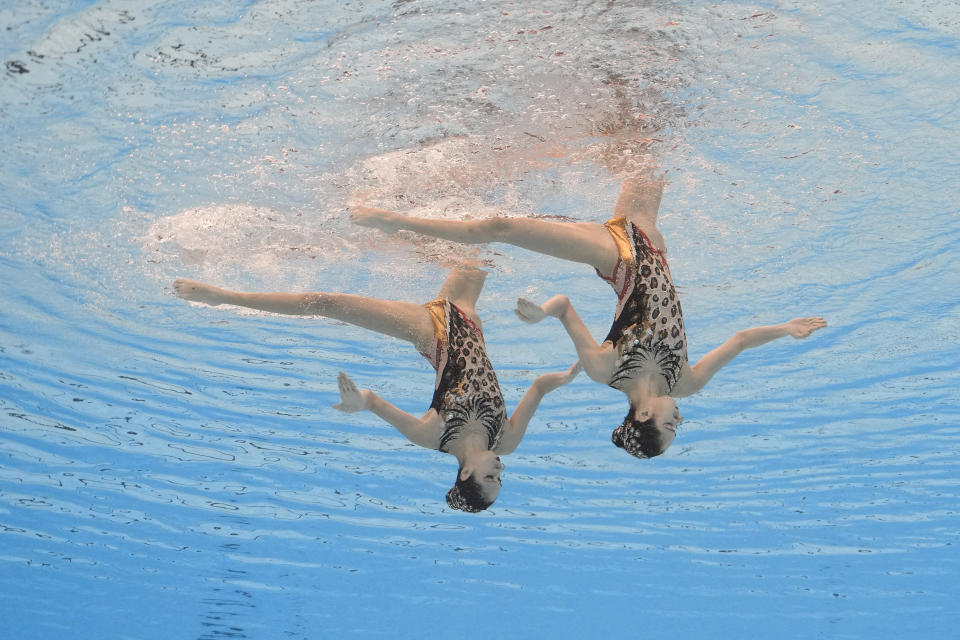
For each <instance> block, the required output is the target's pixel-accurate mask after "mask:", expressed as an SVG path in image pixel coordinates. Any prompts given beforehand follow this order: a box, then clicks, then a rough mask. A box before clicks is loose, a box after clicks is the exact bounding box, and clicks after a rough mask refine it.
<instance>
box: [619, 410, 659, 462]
mask: <svg viewBox="0 0 960 640" xmlns="http://www.w3.org/2000/svg"><path fill="white" fill-rule="evenodd" d="M632 415H633V407H631V408H630V412H629V413H627V417H626V418H624V420H623V424H621V425H620V426H618V427H617V428H616V429H614V430H613V433H611V434H610V440H611V441H612V442H613V444H615V445H616V446H618V447H620V448H621V449H623V450H624V451H626V452H627V453H629V454H630V455H632V456H633V457H635V458H640V459H641V460H645V459H647V458H653V457H655V456H658V455H660V454H661V453H663V452H664V448H663V440H662V438H661V436H660V432H659V431H658V430H657V428H656V426H655V425H654V422H653V420H649V419H648V420H643V421H637V420H633V419H632Z"/></svg>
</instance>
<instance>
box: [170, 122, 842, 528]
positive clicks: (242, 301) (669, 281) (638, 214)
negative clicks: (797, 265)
mask: <svg viewBox="0 0 960 640" xmlns="http://www.w3.org/2000/svg"><path fill="white" fill-rule="evenodd" d="M621 143H622V140H621V141H616V142H615V144H613V145H611V146H612V147H615V148H619V147H620V145H621ZM648 143H649V139H638V140H636V144H637V145H639V146H640V147H641V148H642V149H645V148H646V147H647V145H648ZM628 166H632V170H629V171H626V172H620V173H621V174H622V175H617V173H618V172H617V171H615V169H619V166H618V165H616V164H615V163H608V164H607V168H608V169H610V170H611V172H612V173H614V175H617V177H618V178H619V179H620V181H621V184H620V194H619V197H618V200H617V203H616V205H615V207H614V210H613V214H612V216H611V218H610V219H609V220H608V221H607V222H605V223H602V224H601V223H596V222H558V221H553V220H544V219H540V218H534V217H508V216H494V217H488V218H481V219H470V220H449V219H437V218H424V217H414V216H407V215H403V214H401V213H398V212H396V211H391V210H387V209H382V208H378V207H373V206H369V205H367V204H365V203H364V202H354V203H352V204H351V206H350V219H351V221H352V222H353V223H355V224H357V225H361V226H367V227H373V228H375V229H379V230H380V231H383V232H386V233H388V234H393V233H396V232H398V231H413V232H416V233H419V234H424V235H428V236H433V237H437V238H442V239H445V240H450V241H453V242H458V243H465V244H485V243H497V242H499V243H506V244H510V245H514V246H517V247H521V248H524V249H528V250H530V251H535V252H539V253H541V254H545V255H548V256H552V257H555V258H560V259H562V260H567V261H572V262H577V263H582V264H586V265H589V266H591V267H593V269H594V270H595V271H596V274H597V275H598V276H599V277H600V278H601V279H602V280H603V281H605V282H606V283H607V284H608V285H610V286H611V287H613V289H614V291H615V293H616V295H617V299H618V302H617V306H616V310H615V313H614V319H613V323H612V325H611V327H610V330H609V331H608V333H607V334H606V336H605V337H604V338H603V339H602V340H601V341H599V342H598V341H597V340H596V339H595V338H594V337H593V336H592V335H591V333H590V331H589V330H588V329H587V327H586V325H585V324H584V322H583V321H582V320H581V318H580V316H579V315H578V314H577V312H576V310H575V309H574V308H573V306H572V305H571V303H570V299H569V298H568V297H567V296H566V295H564V294H563V293H558V294H557V295H554V296H553V297H551V298H549V299H548V300H546V301H545V302H543V303H542V304H536V303H535V302H532V301H530V300H526V299H524V298H519V299H518V300H517V307H516V314H517V316H518V317H519V318H520V319H521V320H523V321H524V322H527V323H531V324H532V323H538V322H540V321H542V320H543V319H545V318H546V317H548V316H549V317H553V318H557V319H558V320H560V322H561V323H562V325H563V327H564V329H565V330H566V332H567V334H568V335H569V337H570V339H571V340H572V341H573V345H574V348H575V349H576V352H577V355H578V357H579V360H578V361H577V362H576V363H575V364H574V365H572V366H571V367H570V368H569V369H568V370H566V371H563V372H555V373H547V374H543V375H540V376H538V377H537V378H536V379H535V380H534V381H533V382H532V383H531V385H530V387H529V388H528V390H527V392H526V393H525V395H524V396H523V398H522V399H521V400H520V402H519V403H518V404H517V406H516V408H515V409H514V412H513V414H512V415H511V416H509V417H508V416H507V412H506V408H505V403H504V399H503V395H502V393H501V391H500V386H499V383H498V381H497V377H496V374H495V372H494V368H493V366H492V364H491V363H490V360H489V357H488V355H487V351H486V344H485V338H484V334H483V331H482V326H481V323H480V318H479V317H478V316H477V313H476V308H475V306H476V302H477V299H478V298H479V296H480V292H481V290H482V289H483V284H484V282H485V279H486V277H487V274H486V272H484V271H482V270H480V269H478V268H477V267H476V266H474V265H472V264H464V265H461V266H458V267H456V268H454V269H453V270H452V271H451V272H450V274H449V275H448V276H447V278H446V280H445V281H444V282H443V284H442V286H441V287H440V291H439V293H438V294H437V296H436V298H435V299H434V300H432V301H429V302H427V303H426V304H417V303H414V302H406V301H386V300H378V299H374V298H366V297H363V296H360V295H355V294H350V293H332V292H312V293H244V292H237V291H230V290H227V289H221V288H218V287H215V286H212V285H209V284H203V283H199V282H195V281H192V280H186V279H179V280H177V281H175V282H174V289H175V291H176V293H177V295H179V296H180V297H182V298H184V299H186V300H190V301H194V302H202V303H205V304H209V305H221V304H228V305H237V306H242V307H249V308H253V309H259V310H262V311H268V312H273V313H279V314H285V315H301V316H304V315H305V316H322V317H328V318H333V319H336V320H340V321H343V322H346V323H350V324H353V325H356V326H359V327H362V328H365V329H368V330H370V331H373V332H376V333H379V334H384V335H387V336H391V337H394V338H399V339H401V340H404V341H407V342H410V343H411V344H413V345H414V347H416V349H417V350H418V351H419V352H420V353H421V354H422V355H423V356H424V357H425V358H426V359H427V361H428V362H429V363H430V364H431V365H432V366H433V368H434V369H435V370H436V381H435V385H434V394H433V399H432V401H431V403H430V408H429V409H428V410H427V412H426V413H425V414H424V415H423V416H422V417H419V418H418V417H415V416H412V415H410V414H408V413H406V412H404V411H402V410H400V409H399V408H397V407H396V406H394V405H392V404H390V403H389V402H387V401H385V400H384V399H382V398H380V397H379V396H378V395H377V394H375V393H374V392H373V391H371V390H369V389H359V388H358V387H357V386H356V384H355V383H354V382H353V381H352V380H351V379H350V378H349V377H347V376H346V375H345V374H344V373H340V376H339V389H340V396H341V401H340V403H338V404H336V405H334V408H336V409H338V410H340V411H344V412H348V413H353V412H357V411H363V410H368V411H371V412H372V413H374V414H376V415H377V416H379V417H380V418H381V419H383V420H384V421H386V422H388V423H389V424H391V425H393V426H394V427H396V429H397V430H398V431H400V433H402V434H403V435H404V436H406V438H407V439H409V440H410V441H411V442H413V443H414V444H417V445H419V446H422V447H425V448H428V449H434V450H439V451H442V452H444V453H449V454H451V455H453V456H455V457H456V458H457V461H458V463H459V467H458V471H457V478H456V482H455V484H454V486H453V487H452V488H451V489H450V490H449V491H448V492H447V496H446V500H447V504H448V505H449V506H450V507H452V508H455V509H461V510H463V511H467V512H478V511H482V510H484V509H487V508H488V507H489V506H490V505H491V504H493V502H494V501H495V500H496V498H497V496H498V495H499V492H500V487H501V472H502V470H503V468H504V465H503V463H502V462H501V460H500V456H501V455H506V454H508V453H511V452H513V451H514V450H515V449H516V448H517V446H518V445H519V444H520V441H521V440H522V439H523V437H524V434H525V433H526V430H527V425H528V424H529V422H530V419H531V418H532V417H533V414H534V413H535V411H536V409H537V407H538V406H539V405H540V402H541V400H542V399H543V397H544V396H545V395H546V394H547V393H550V392H551V391H553V390H555V389H557V388H558V387H560V386H562V385H564V384H567V383H568V382H570V381H571V380H573V378H575V377H576V376H577V375H578V374H579V372H580V371H581V369H582V370H583V371H585V372H586V373H587V375H588V376H589V377H590V379H591V380H593V381H596V382H599V383H601V384H604V385H609V386H610V387H612V388H614V389H617V390H618V391H620V392H622V393H623V394H624V395H625V396H626V397H627V400H628V403H629V409H628V411H627V414H626V416H625V417H624V419H623V421H622V423H621V424H619V425H617V426H616V428H615V429H614V430H613V432H612V434H611V439H612V441H613V443H614V444H615V445H616V446H617V447H620V448H622V449H624V450H625V451H626V452H627V453H629V454H630V455H632V456H635V457H637V458H652V457H654V456H658V455H660V454H662V453H663V452H664V451H666V449H667V448H668V447H669V446H670V445H671V444H672V443H673V441H674V439H675V437H676V429H677V425H678V424H679V423H680V422H681V420H682V417H681V415H680V411H679V409H678V407H677V404H676V401H675V400H674V398H678V397H685V396H690V395H692V394H695V393H697V392H698V391H700V390H701V389H702V388H703V387H704V385H706V384H707V383H708V382H709V381H710V379H711V378H712V377H713V376H714V375H715V374H716V373H717V372H718V371H719V370H720V369H721V368H723V367H724V366H725V365H726V364H728V363H729V362H730V361H731V360H733V359H734V358H735V357H736V356H737V355H738V354H739V353H741V352H742V351H744V350H745V349H749V348H753V347H757V346H760V345H762V344H765V343H767V342H770V341H771V340H775V339H777V338H781V337H785V336H792V337H794V338H798V339H799V338H806V337H808V336H809V335H810V334H811V333H813V332H814V331H817V330H819V329H822V328H823V327H825V326H826V322H825V321H824V320H823V318H820V317H804V318H795V319H793V320H790V321H787V322H784V323H781V324H776V325H770V326H758V327H752V328H749V329H743V330H740V331H737V332H735V333H734V334H733V336H732V337H731V338H730V339H728V340H727V341H726V342H724V343H723V344H721V345H720V346H718V347H716V348H715V349H713V350H712V351H710V352H708V353H707V354H706V355H705V356H703V357H702V358H701V359H700V360H699V361H698V362H697V363H696V364H694V365H692V366H691V365H690V363H689V361H688V358H687V353H688V351H687V348H688V347H687V336H686V331H685V328H684V323H683V310H682V307H681V304H680V299H679V297H678V295H677V290H676V288H675V286H674V282H673V277H672V275H671V272H670V266H669V264H668V262H667V247H666V244H665V241H664V237H663V235H662V234H661V232H660V230H659V228H658V227H657V218H658V215H659V211H660V203H661V200H662V196H663V189H664V185H665V182H666V181H665V178H664V175H663V174H662V173H661V172H660V171H659V170H657V169H656V167H655V166H651V165H650V164H646V165H644V166H640V167H639V168H638V167H637V166H635V165H628Z"/></svg>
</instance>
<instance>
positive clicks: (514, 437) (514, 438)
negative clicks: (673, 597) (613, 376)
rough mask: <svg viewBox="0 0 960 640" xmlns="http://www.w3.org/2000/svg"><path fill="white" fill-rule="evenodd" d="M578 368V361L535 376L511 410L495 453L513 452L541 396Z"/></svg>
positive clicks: (577, 371)
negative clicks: (567, 366)
mask: <svg viewBox="0 0 960 640" xmlns="http://www.w3.org/2000/svg"><path fill="white" fill-rule="evenodd" d="M580 370H581V367H580V363H579V362H576V363H574V364H573V366H572V367H570V368H569V369H567V370H566V371H558V372H555V373H545V374H543V375H540V376H537V377H536V379H534V381H533V384H531V385H530V388H529V389H527V392H526V393H525V394H524V395H523V398H521V399H520V402H518V403H517V408H516V409H514V410H513V415H512V416H510V422H509V423H508V424H507V428H506V430H505V431H504V433H503V436H502V437H501V438H500V444H498V445H497V448H496V453H498V454H501V455H506V454H508V453H513V451H514V449H516V448H517V445H519V444H520V441H521V440H523V436H524V434H525V433H526V432H527V425H528V424H530V419H531V418H532V417H533V414H534V413H536V412H537V407H539V406H540V401H541V400H543V397H544V396H545V395H547V394H548V393H550V392H551V391H553V390H554V389H557V388H558V387H562V386H563V385H565V384H567V383H569V382H570V381H571V380H573V379H574V378H576V377H577V374H579V373H580Z"/></svg>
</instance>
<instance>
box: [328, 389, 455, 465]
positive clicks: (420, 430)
mask: <svg viewBox="0 0 960 640" xmlns="http://www.w3.org/2000/svg"><path fill="white" fill-rule="evenodd" d="M337 382H338V384H339V386H340V403H338V404H335V405H333V408H334V409H337V410H338V411H343V412H344V413H356V412H357V411H364V410H366V411H370V412H371V413H373V414H375V415H376V416H378V417H379V418H380V419H382V420H384V421H386V422H387V423H389V424H390V425H392V426H394V427H395V428H396V429H397V431H399V432H400V433H402V434H403V435H404V436H405V437H406V438H407V440H409V441H410V442H412V443H413V444H416V445H420V446H421V447H426V448H427V449H436V448H437V445H438V444H439V434H440V426H441V421H440V416H439V415H437V412H436V411H435V410H434V409H430V410H429V411H427V413H426V414H424V416H423V417H422V418H417V417H416V416H413V415H411V414H409V413H407V412H406V411H404V410H402V409H399V408H397V407H395V406H394V405H392V404H390V403H389V402H387V401H386V400H384V399H383V398H381V397H380V396H378V395H377V394H376V393H374V392H373V391H370V390H369V389H358V388H357V386H356V385H355V384H354V382H353V380H351V379H350V378H349V376H347V375H346V374H345V373H343V372H341V373H340V376H339V377H338V379H337Z"/></svg>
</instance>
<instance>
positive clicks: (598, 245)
mask: <svg viewBox="0 0 960 640" xmlns="http://www.w3.org/2000/svg"><path fill="white" fill-rule="evenodd" d="M350 219H351V221H353V222H354V223H355V224H359V225H363V226H367V227H374V228H377V229H380V230H381V231H386V232H387V233H393V232H395V231H414V232H416V233H422V234H424V235H429V236H435V237H437V238H443V239H445V240H451V241H453V242H462V243H464V244H484V243H488V242H503V243H505V244H511V245H514V246H517V247H521V248H523V249H528V250H530V251H536V252H537V253H543V254H546V255H549V256H553V257H556V258H561V259H563V260H570V261H572V262H581V263H584V264H589V265H591V266H592V267H595V268H597V269H599V270H600V272H601V273H610V272H612V271H613V268H614V266H615V265H616V262H617V257H618V253H617V247H616V244H614V242H613V239H612V238H611V237H610V234H609V233H608V232H607V230H606V229H605V228H604V227H603V225H601V224H597V223H593V222H554V221H552V220H539V219H536V218H500V217H498V218H486V219H483V220H438V219H436V218H415V217H410V216H404V215H402V214H400V213H397V212H395V211H388V210H386V209H378V208H376V207H368V206H366V205H354V206H353V207H351V213H350Z"/></svg>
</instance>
